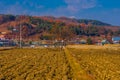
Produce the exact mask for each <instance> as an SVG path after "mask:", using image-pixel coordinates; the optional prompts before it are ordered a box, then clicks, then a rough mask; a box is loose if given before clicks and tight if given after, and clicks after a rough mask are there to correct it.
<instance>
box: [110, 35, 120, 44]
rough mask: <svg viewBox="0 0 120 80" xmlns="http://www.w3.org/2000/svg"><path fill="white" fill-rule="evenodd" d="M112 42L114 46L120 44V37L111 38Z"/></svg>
mask: <svg viewBox="0 0 120 80" xmlns="http://www.w3.org/2000/svg"><path fill="white" fill-rule="evenodd" d="M112 41H113V43H114V44H120V37H113V38H112Z"/></svg>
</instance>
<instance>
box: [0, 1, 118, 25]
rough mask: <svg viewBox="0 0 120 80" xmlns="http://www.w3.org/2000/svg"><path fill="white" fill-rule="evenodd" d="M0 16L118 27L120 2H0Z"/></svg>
mask: <svg viewBox="0 0 120 80" xmlns="http://www.w3.org/2000/svg"><path fill="white" fill-rule="evenodd" d="M0 14H14V15H32V16H55V17H60V16H66V17H70V18H77V19H93V20H100V21H103V22H106V23H109V24H112V25H116V26H120V0H0Z"/></svg>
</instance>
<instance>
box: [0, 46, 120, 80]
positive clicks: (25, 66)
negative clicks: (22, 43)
mask: <svg viewBox="0 0 120 80" xmlns="http://www.w3.org/2000/svg"><path fill="white" fill-rule="evenodd" d="M119 68H120V45H105V46H95V45H69V46H67V47H66V48H64V49H60V48H23V49H9V50H3V49H0V80H120V69H119Z"/></svg>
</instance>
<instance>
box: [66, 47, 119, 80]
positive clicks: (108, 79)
mask: <svg viewBox="0 0 120 80" xmlns="http://www.w3.org/2000/svg"><path fill="white" fill-rule="evenodd" d="M68 47H69V51H70V52H71V54H72V55H73V57H74V58H75V59H76V60H77V62H78V63H79V64H80V65H81V67H82V69H83V70H85V71H86V72H87V73H88V74H90V75H92V76H94V78H95V80H120V45H105V46H94V45H90V46H89V45H75V46H72V45H71V46H68Z"/></svg>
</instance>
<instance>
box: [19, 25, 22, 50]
mask: <svg viewBox="0 0 120 80" xmlns="http://www.w3.org/2000/svg"><path fill="white" fill-rule="evenodd" d="M19 36H20V48H22V31H21V24H20V35H19Z"/></svg>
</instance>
